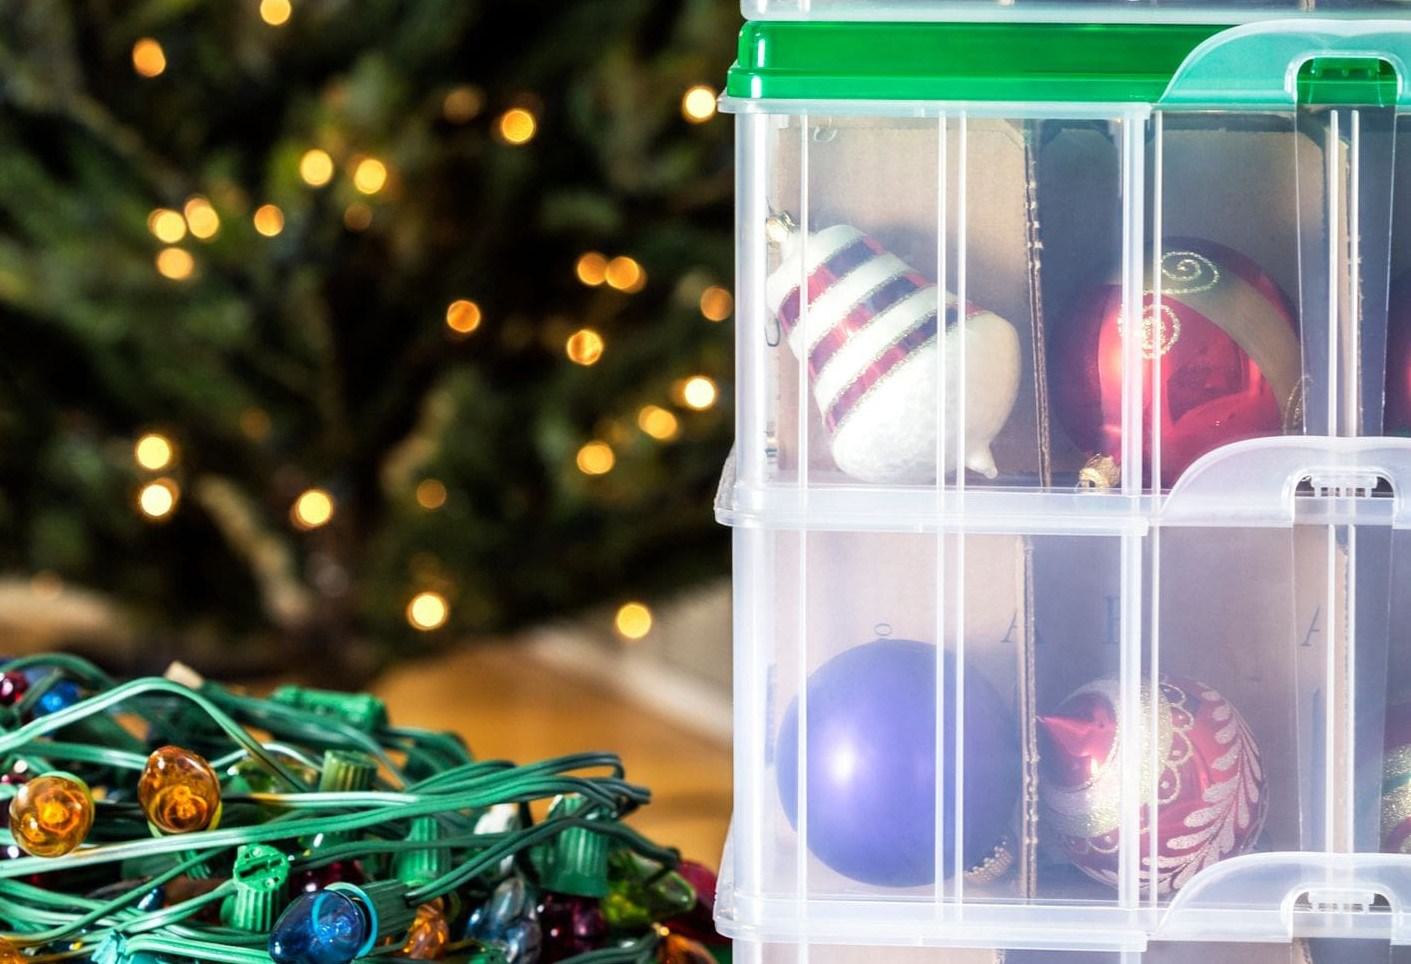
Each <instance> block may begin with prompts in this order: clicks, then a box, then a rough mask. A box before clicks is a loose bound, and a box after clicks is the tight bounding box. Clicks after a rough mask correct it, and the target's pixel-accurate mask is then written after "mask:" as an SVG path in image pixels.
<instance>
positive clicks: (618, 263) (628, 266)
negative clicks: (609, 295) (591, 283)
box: [603, 254, 646, 291]
mask: <svg viewBox="0 0 1411 964" xmlns="http://www.w3.org/2000/svg"><path fill="white" fill-rule="evenodd" d="M603 278H604V279H605V280H606V281H607V283H608V285H610V286H611V287H613V288H616V289H617V290H618V291H641V290H642V284H643V283H644V282H645V279H646V272H644V271H643V270H642V266H641V265H640V264H638V263H637V262H636V260H634V259H632V258H629V257H627V255H625V254H620V255H618V256H617V257H616V258H613V259H612V260H611V261H609V262H608V263H607V267H606V268H605V269H604V271H603Z"/></svg>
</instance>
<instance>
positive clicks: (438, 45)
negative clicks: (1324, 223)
mask: <svg viewBox="0 0 1411 964" xmlns="http://www.w3.org/2000/svg"><path fill="white" fill-rule="evenodd" d="M738 17H739V13H738V6H737V4H735V3H734V2H733V0H681V2H665V0H662V2H649V0H553V2H545V0H514V2H504V0H501V2H474V0H403V2H396V0H359V2H356V3H354V2H351V0H262V2H261V0H239V2H226V0H145V2H137V3H123V4H104V3H78V2H53V3H25V2H14V0H9V2H5V0H0V98H3V109H0V571H5V572H9V573H12V574H13V573H16V572H19V573H23V574H25V578H26V579H32V580H33V584H34V586H35V587H36V589H52V588H53V587H54V586H57V585H63V586H66V587H73V586H79V587H85V588H88V589H92V590H95V591H97V592H100V593H102V594H103V596H104V597H105V598H111V599H114V600H117V601H118V603H119V606H118V611H121V612H123V613H124V614H125V618H126V619H128V620H129V621H130V623H131V625H132V626H134V627H135V628H136V631H137V632H138V633H141V634H145V635H146V636H147V637H149V638H152V639H155V640H161V641H163V642H162V644H161V645H157V644H154V645H157V648H162V647H163V646H164V647H165V648H166V649H167V650H168V651H169V650H170V649H172V648H176V649H180V650H182V651H183V652H184V653H186V654H187V655H188V656H189V655H190V654H191V652H192V650H193V649H194V650H195V651H196V652H198V653H201V652H204V653H206V654H207V656H208V657H209V655H210V654H211V653H212V652H217V651H218V652H223V653H226V654H228V655H229V654H235V655H236V656H238V658H239V659H240V660H241V661H243V662H247V664H248V663H259V662H260V661H261V660H265V659H267V658H269V657H277V658H280V659H285V660H292V659H295V658H298V657H300V656H304V657H307V656H311V655H318V656H319V658H321V659H330V662H329V663H328V664H326V665H328V666H329V667H330V669H332V668H335V666H336V664H337V663H338V662H339V661H340V660H342V661H345V662H346V660H347V659H349V658H350V657H349V655H348V654H350V653H354V652H357V651H358V650H359V647H362V652H363V653H364V655H365V654H366V651H367V648H368V647H369V646H371V647H372V648H373V649H374V650H376V652H379V653H383V654H386V653H393V652H407V651H409V650H410V649H411V648H413V647H415V646H418V645H426V644H428V643H430V642H433V641H436V640H443V639H447V638H453V637H459V636H462V635H465V634H470V633H482V632H496V631H503V630H505V629H508V628H512V627H515V626H517V625H522V624H524V623H526V622H529V621H535V620H542V619H545V618H548V617H552V616H554V615H557V614H561V613H567V612H574V611H579V610H582V609H584V608H585V607H594V606H598V605H615V604H617V603H620V602H625V601H627V600H629V599H653V598H659V597H660V596H661V595H662V594H665V593H668V592H670V591H671V590H672V589H674V588H677V587H681V586H683V585H687V584H690V583H691V582H693V581H695V580H699V579H701V578H703V577H705V576H708V575H710V574H715V573H723V572H724V571H725V570H726V567H727V565H728V563H727V558H728V555H727V549H726V538H725V536H724V531H723V530H719V529H717V527H716V526H715V525H714V523H713V521H712V519H711V515H710V496H711V493H712V492H713V489H714V485H715V483H716V479H717V477H718V474H719V470H720V466H721V464H722V461H723V459H724V456H725V452H726V448H727V446H728V438H729V436H730V431H731V426H730V418H729V412H728V398H729V395H730V385H729V376H730V357H731V345H730V338H731V334H730V330H729V329H730V325H729V324H723V323H722V322H726V321H727V320H728V319H729V317H730V315H731V310H732V304H731V295H730V290H729V289H730V280H729V279H730V276H731V271H732V268H731V264H732V247H731V237H730V224H731V217H732V214H731V212H732V206H731V196H732V175H731V169H732V164H731V137H730V133H729V127H728V125H727V124H726V123H725V122H724V121H722V120H721V119H720V118H718V117H714V116H713V115H714V100H713V98H714V93H715V91H714V90H713V89H712V88H711V87H710V86H709V85H711V84H712V83H718V81H719V79H720V78H721V77H723V74H724V68H725V66H726V65H727V64H728V62H729V60H730V59H731V55H732V52H733V37H734V33H735V30H736V27H737V24H738ZM640 622H641V620H640V619H639V621H638V625H640ZM418 630H421V631H422V632H418ZM369 641H372V642H369ZM163 655H164V656H165V653H164V654H163Z"/></svg>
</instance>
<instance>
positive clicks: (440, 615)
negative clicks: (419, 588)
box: [407, 590, 451, 633]
mask: <svg viewBox="0 0 1411 964" xmlns="http://www.w3.org/2000/svg"><path fill="white" fill-rule="evenodd" d="M450 618H451V605H450V603H448V602H446V597H445V596H443V595H441V594H440V593H439V592H433V591H431V590H427V591H425V592H419V593H417V594H416V595H415V596H413V597H412V598H411V602H409V603H407V622H408V624H410V625H411V627H412V628H413V629H419V630H421V631H422V632H424V633H429V632H431V631H432V630H433V629H440V628H441V627H442V626H444V625H446V620H448V619H450Z"/></svg>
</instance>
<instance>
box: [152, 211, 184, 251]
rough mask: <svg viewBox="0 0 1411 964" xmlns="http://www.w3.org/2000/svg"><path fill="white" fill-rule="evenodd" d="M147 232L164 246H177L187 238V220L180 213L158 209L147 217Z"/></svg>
mask: <svg viewBox="0 0 1411 964" xmlns="http://www.w3.org/2000/svg"><path fill="white" fill-rule="evenodd" d="M147 230H149V231H151V232H152V234H153V235H154V236H155V237H156V239H157V240H158V241H160V242H162V243H163V244H176V243H177V242H178V241H180V240H181V239H182V238H184V237H186V219H185V218H184V217H182V216H181V212H180V211H173V210H172V209H171V208H157V209H156V210H155V211H153V212H152V213H151V214H149V215H147Z"/></svg>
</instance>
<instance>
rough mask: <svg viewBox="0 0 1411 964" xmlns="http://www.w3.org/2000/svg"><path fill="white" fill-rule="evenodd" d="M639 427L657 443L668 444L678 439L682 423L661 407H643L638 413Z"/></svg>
mask: <svg viewBox="0 0 1411 964" xmlns="http://www.w3.org/2000/svg"><path fill="white" fill-rule="evenodd" d="M637 427H638V428H640V429H641V430H642V431H643V432H646V433H647V434H648V435H650V436H651V437H652V438H654V439H656V440H657V441H659V442H666V441H669V440H671V439H673V438H675V437H676V433H677V432H679V431H680V429H681V423H680V422H679V421H678V420H677V418H676V416H675V415H673V414H672V413H671V412H669V411H667V410H666V409H664V408H662V407H661V406H660V405H643V406H642V408H641V410H640V411H638V412H637Z"/></svg>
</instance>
